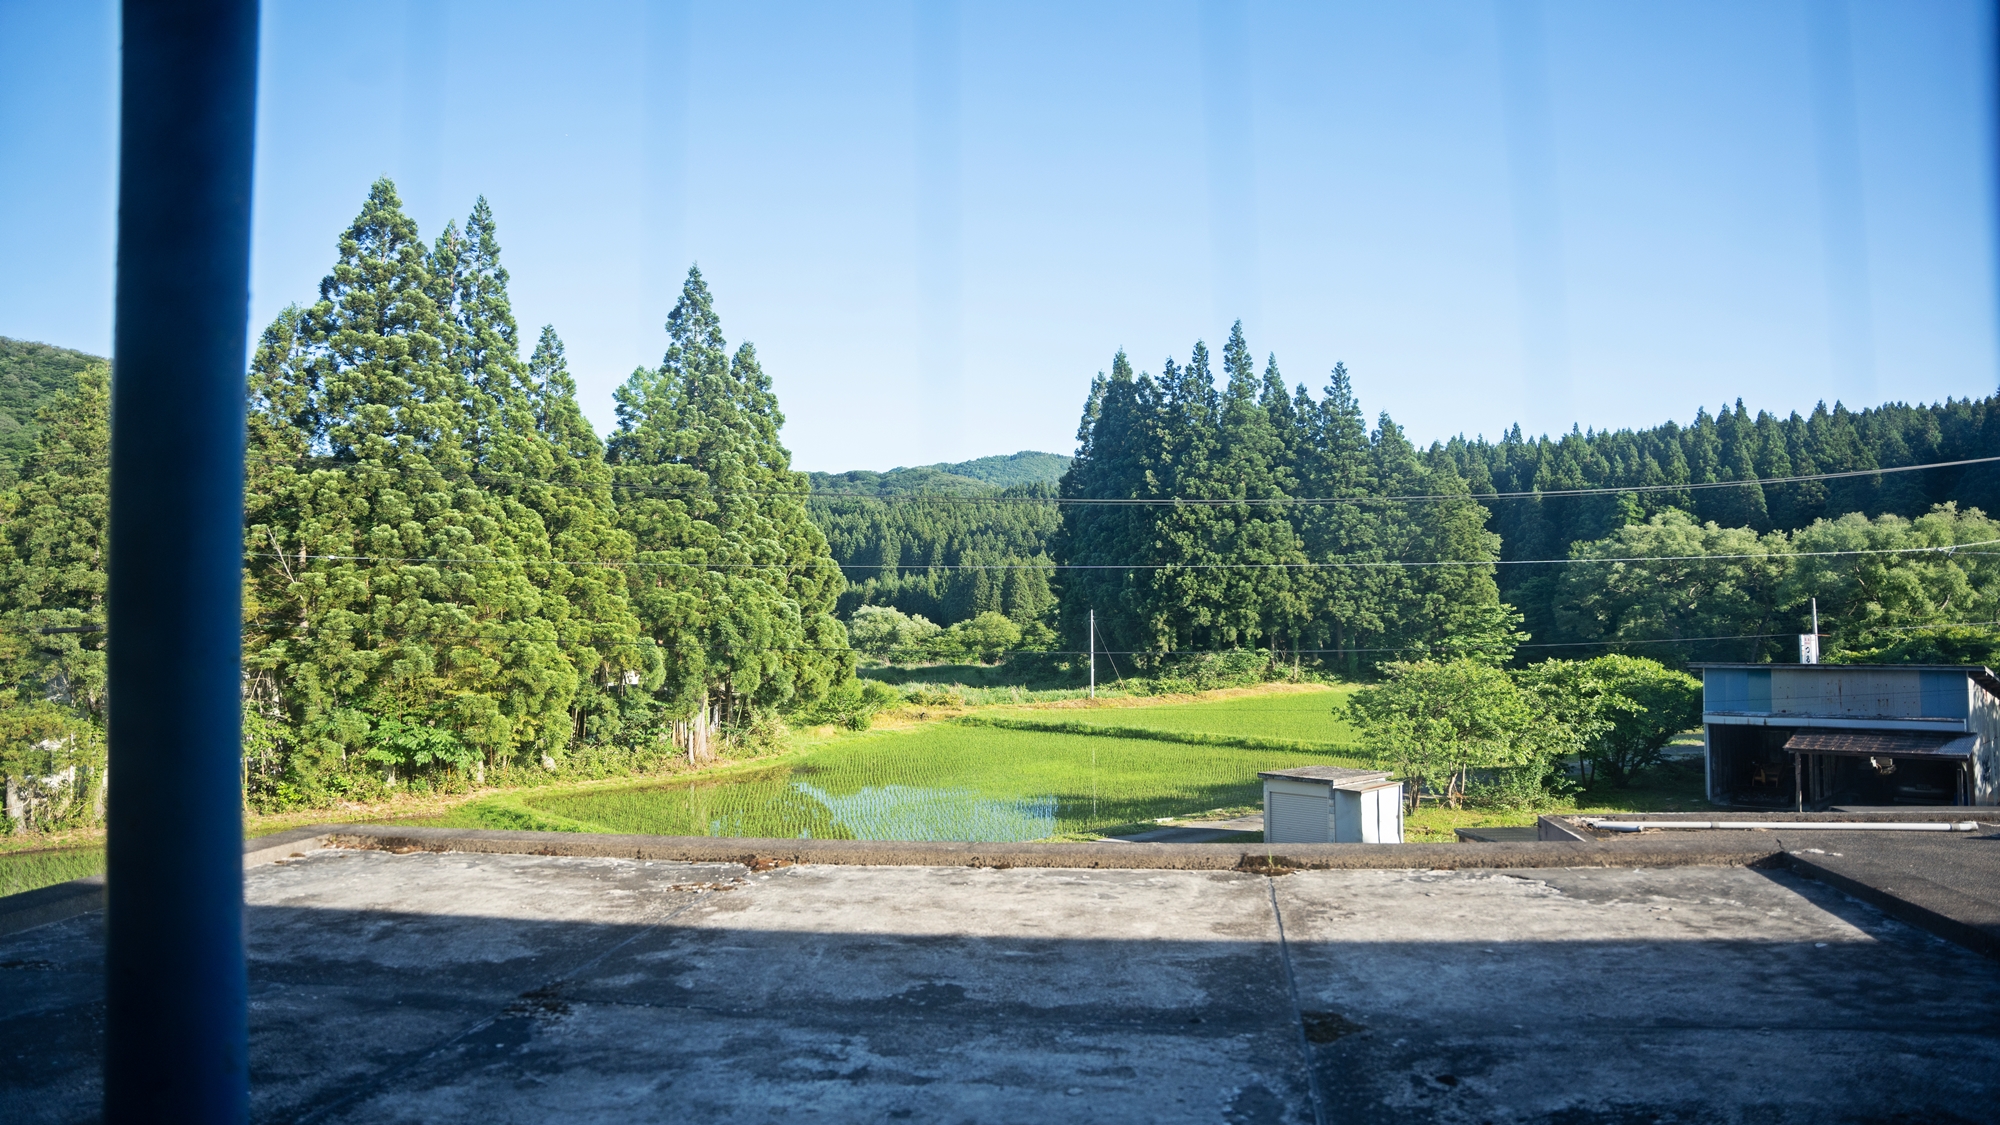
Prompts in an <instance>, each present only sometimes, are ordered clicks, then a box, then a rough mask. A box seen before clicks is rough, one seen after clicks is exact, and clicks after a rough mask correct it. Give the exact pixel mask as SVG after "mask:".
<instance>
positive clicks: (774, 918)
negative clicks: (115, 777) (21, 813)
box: [0, 834, 2000, 1125]
mask: <svg viewBox="0 0 2000 1125" xmlns="http://www.w3.org/2000/svg"><path fill="white" fill-rule="evenodd" d="M1829 835H1830V834H1829ZM1146 846H1147V845H1123V846H1121V848H1126V849H1137V848H1141V847H1146ZM1462 846H1464V847H1487V848H1491V847H1499V846H1500V845H1483V846H1480V845H1462ZM1551 846H1554V845H1544V846H1543V847H1544V848H1546V847H1551ZM1120 854H1124V853H1123V852H1122V851H1121V853H1120ZM246 880H247V892H248V901H249V904H250V910H249V918H250V942H251V946H250V948H251V957H252V962H251V998H252V1000H251V1002H252V1010H251V1035H252V1039H251V1058H252V1082H253V1092H252V1098H253V1114H254V1117H255V1118H256V1119H257V1120H260V1121H298V1122H453V1121H470V1122H479V1123H481V1125H495V1123H501V1122H531V1121H532V1122H542V1121H551V1120H562V1121H579V1122H652V1121H660V1122H666V1121H674V1122H687V1121H718V1122H777V1121H799V1120H820V1121H829V1122H847V1121H860V1122H874V1121H881V1122H893V1121H945V1122H1037V1123H1039V1122H1072V1121H1073V1122H1104V1123H1112V1122H1134V1123H1138V1122H1297V1123H1307V1122H1315V1121H1324V1122H1343V1121H1370V1122H1403V1121H1408V1122H1419V1121H1421V1122H1432V1121H1438V1122H1467V1123H1471V1122H1496V1123H1498V1122H1521V1121H1563V1122H1640V1121H1672V1122H1759V1123H1782V1122H1833V1121H1853V1122H1861V1121H1912V1122H1914V1121H1991V1120H2000V1099H1996V1094H2000V963H1996V962H1994V961H1992V960H1988V959H1986V958H1983V957H1981V956H1979V955H1977V954H1975V953H1972V952H1970V951H1968V950H1967V949H1965V948H1962V947H1961V946H1959V945H1954V944H1950V943H1948V942H1945V941H1943V940H1941V939H1939V938H1936V937H1933V936H1931V935H1930V934H1928V933H1925V932H1923V931H1921V930H1918V929H1915V928H1912V927H1910V926H1908V925H1905V924H1904V923H1902V922H1899V921H1896V920H1894V919H1892V918H1890V917H1888V916H1886V915H1884V914H1882V913H1880V912H1878V911H1877V910H1876V909H1875V908H1874V907H1872V906H1869V905H1865V904H1863V903H1862V902H1860V901H1857V900H1855V899H1852V898H1849V897H1847V896H1845V895H1844V894H1842V893H1840V892H1839V891H1837V890H1834V889H1832V888H1831V887H1829V886H1827V885H1826V884H1823V883H1820V882H1816V881H1813V880H1811V879H1807V878H1804V877H1802V876H1800V875H1798V874H1795V873H1793V872H1791V871H1787V870H1766V869H1756V868H1749V867H1742V866H1662V867H1645V868H1636V869H1635V868H1595V869H1563V868H1560V867H1540V868H1536V869H1532V870H1526V869H1523V870H1505V869H1472V870H1456V871H1447V870H1306V871H1296V872H1293V873H1291V874H1287V875H1282V876H1279V877H1265V876H1261V875H1253V874H1244V873H1238V872H1232V871H1218V870H1081V869H1047V868H1026V867H1014V868H1009V869H995V868H992V867H919V866H895V867H879V866H872V867H871V866H837V865H817V864H814V865H804V866H792V867H781V868H778V869H775V870H768V871H755V870H752V869H751V868H750V867H747V866H744V865H741V864H730V863H689V862H675V861H666V860H644V859H618V858H601V857H560V856H538V855H520V854H466V853H458V852H433V851H417V852H414V853H412V854H403V855H397V854H391V853H389V852H385V851H379V850H326V851H314V852H311V853H310V854H306V855H303V856H301V857H300V858H297V859H292V860H289V861H287V862H285V863H282V864H277V865H270V864H266V865H261V866H257V867H254V868H252V869H250V870H249V871H248V873H247V875H246ZM101 924H102V914H101V913H92V914H85V915H81V916H78V917H73V918H70V919H68V920H65V921H60V922H56V923H53V924H49V925H43V926H40V927H38V928H35V929H30V930H27V931H25V932H21V933H16V934H13V935H11V936H8V937H4V938H0V988H4V996H5V998H6V999H5V1011H6V1018H5V1019H4V1020H0V1059H4V1060H5V1074H6V1077H5V1078H4V1079H0V1120H5V1121H8V1122H18V1123H27V1122H81V1121H90V1120H94V1119H95V1118H96V1115H97V1109H98V1106H97V1102H98V1066H99V1061H98V1044H99V1038H100V1034H101V1025H102V1012H103V1005H102V999H101V993H102V987H103V985H102V979H101V974H100V967H101Z"/></svg>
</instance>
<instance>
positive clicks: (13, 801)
mask: <svg viewBox="0 0 2000 1125" xmlns="http://www.w3.org/2000/svg"><path fill="white" fill-rule="evenodd" d="M7 819H8V820H11V821H13V822H14V832H15V834H16V835H18V834H20V833H22V832H25V831H27V830H28V814H27V813H26V811H24V810H23V809H22V808H21V790H20V787H19V785H18V783H16V782H15V780H14V775H13V774H11V773H10V774H8V775H7Z"/></svg>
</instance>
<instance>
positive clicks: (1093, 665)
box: [1090, 609, 1097, 699]
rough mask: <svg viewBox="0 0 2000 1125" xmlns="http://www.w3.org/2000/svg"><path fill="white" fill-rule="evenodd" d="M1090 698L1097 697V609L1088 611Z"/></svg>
mask: <svg viewBox="0 0 2000 1125" xmlns="http://www.w3.org/2000/svg"><path fill="white" fill-rule="evenodd" d="M1090 698H1092V699H1096V698H1097V611H1096V610H1094V609H1093V610H1091V611H1090Z"/></svg>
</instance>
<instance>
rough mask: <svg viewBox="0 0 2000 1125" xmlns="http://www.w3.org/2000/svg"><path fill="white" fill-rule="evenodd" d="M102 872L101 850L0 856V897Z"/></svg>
mask: <svg viewBox="0 0 2000 1125" xmlns="http://www.w3.org/2000/svg"><path fill="white" fill-rule="evenodd" d="M103 873H104V849H103V848H102V847H94V848H51V849H48V850H46V851H19V852H5V853H0V895H17V894H20V893H21V892H22V891H32V890H34V889H36V888H37V887H49V886H54V885H55V884H57V883H67V882H69V881H70V880H71V879H81V878H83V877H84V876H86V875H101V874H103Z"/></svg>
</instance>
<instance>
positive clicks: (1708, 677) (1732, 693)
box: [1701, 668, 1750, 711]
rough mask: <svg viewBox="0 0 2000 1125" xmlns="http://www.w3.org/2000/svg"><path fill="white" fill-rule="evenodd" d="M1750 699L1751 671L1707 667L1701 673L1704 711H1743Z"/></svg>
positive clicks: (1702, 706)
mask: <svg viewBox="0 0 2000 1125" xmlns="http://www.w3.org/2000/svg"><path fill="white" fill-rule="evenodd" d="M1749 699H1750V673H1748V672H1745V671H1741V670H1739V669H1735V668H1705V669H1703V670H1702V674H1701V708H1702V710H1704V711H1741V710H1744V704H1745V703H1747V702H1748V701H1749Z"/></svg>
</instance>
